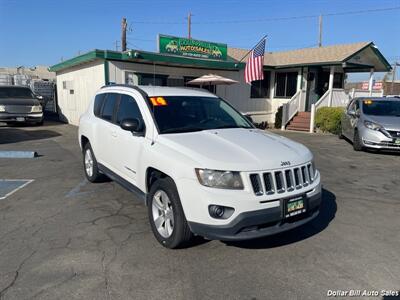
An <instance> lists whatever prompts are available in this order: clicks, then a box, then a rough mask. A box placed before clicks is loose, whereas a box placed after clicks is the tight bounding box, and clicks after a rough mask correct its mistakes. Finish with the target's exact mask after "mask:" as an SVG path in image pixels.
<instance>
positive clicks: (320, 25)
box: [318, 15, 322, 47]
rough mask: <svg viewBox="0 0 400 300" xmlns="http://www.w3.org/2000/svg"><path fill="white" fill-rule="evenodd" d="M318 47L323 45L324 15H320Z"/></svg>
mask: <svg viewBox="0 0 400 300" xmlns="http://www.w3.org/2000/svg"><path fill="white" fill-rule="evenodd" d="M318 47H322V15H319V37H318Z"/></svg>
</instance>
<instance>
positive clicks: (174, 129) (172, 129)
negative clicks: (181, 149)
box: [161, 127, 204, 134]
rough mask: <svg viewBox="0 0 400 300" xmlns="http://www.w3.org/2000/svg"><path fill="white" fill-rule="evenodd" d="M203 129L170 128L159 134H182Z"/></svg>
mask: <svg viewBox="0 0 400 300" xmlns="http://www.w3.org/2000/svg"><path fill="white" fill-rule="evenodd" d="M202 130H204V128H199V127H191V128H190V127H189V128H170V129H166V130H164V131H163V132H161V134H163V133H184V132H194V131H202Z"/></svg>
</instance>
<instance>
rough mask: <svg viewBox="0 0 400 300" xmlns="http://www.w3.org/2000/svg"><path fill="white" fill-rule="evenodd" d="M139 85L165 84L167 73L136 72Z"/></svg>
mask: <svg viewBox="0 0 400 300" xmlns="http://www.w3.org/2000/svg"><path fill="white" fill-rule="evenodd" d="M138 76H139V84H140V85H154V86H167V78H168V75H159V74H138Z"/></svg>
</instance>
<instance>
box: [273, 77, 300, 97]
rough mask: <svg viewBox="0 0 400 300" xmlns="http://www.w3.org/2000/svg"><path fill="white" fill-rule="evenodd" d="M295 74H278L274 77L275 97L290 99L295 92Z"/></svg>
mask: <svg viewBox="0 0 400 300" xmlns="http://www.w3.org/2000/svg"><path fill="white" fill-rule="evenodd" d="M297 75H298V73H297V72H279V73H276V76H275V97H277V98H291V97H292V96H293V95H294V94H296V91H297Z"/></svg>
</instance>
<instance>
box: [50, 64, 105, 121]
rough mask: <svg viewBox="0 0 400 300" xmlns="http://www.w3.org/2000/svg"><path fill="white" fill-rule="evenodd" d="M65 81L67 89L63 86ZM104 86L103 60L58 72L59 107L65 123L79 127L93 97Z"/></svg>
mask: <svg viewBox="0 0 400 300" xmlns="http://www.w3.org/2000/svg"><path fill="white" fill-rule="evenodd" d="M64 81H65V82H66V85H67V87H66V88H64V86H63V82H64ZM104 84H105V75H104V62H103V61H102V60H97V61H94V62H91V63H86V64H85V65H82V66H76V67H73V68H69V69H66V70H63V71H61V72H57V97H58V107H59V114H60V116H61V118H62V119H63V121H65V122H68V123H70V124H73V125H78V124H79V118H80V116H81V115H82V114H83V113H84V112H85V111H86V109H87V107H88V105H89V103H90V101H91V99H92V97H93V96H94V94H95V93H96V91H97V90H98V89H99V88H100V87H101V86H103V85H104ZM71 91H73V92H71Z"/></svg>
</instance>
